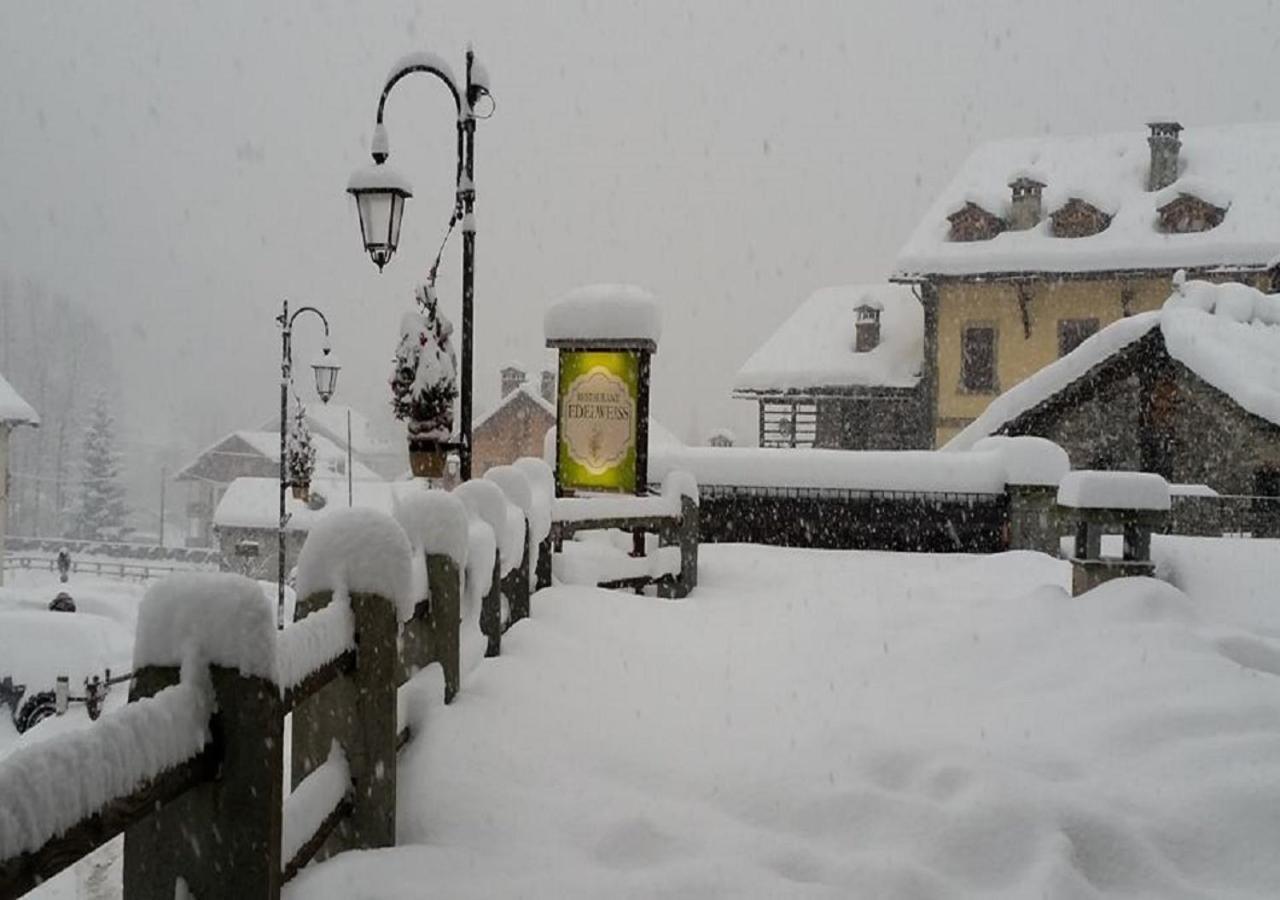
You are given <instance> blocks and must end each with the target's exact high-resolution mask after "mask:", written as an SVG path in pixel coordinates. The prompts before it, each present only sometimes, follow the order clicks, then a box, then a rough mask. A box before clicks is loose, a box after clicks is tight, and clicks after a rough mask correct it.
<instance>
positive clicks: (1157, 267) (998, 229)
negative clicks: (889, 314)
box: [893, 120, 1280, 444]
mask: <svg viewBox="0 0 1280 900" xmlns="http://www.w3.org/2000/svg"><path fill="white" fill-rule="evenodd" d="M1183 131H1184V129H1183V128H1182V126H1181V125H1180V124H1179V123H1177V122H1174V121H1171V120H1160V121H1156V122H1151V123H1150V124H1149V125H1148V130H1147V133H1145V134H1143V133H1141V132H1130V133H1122V134H1107V135H1094V136H1085V137H1044V138H1032V139H1025V140H1014V141H1001V142H996V143H990V144H985V145H983V146H981V147H979V148H978V149H977V150H976V151H974V153H973V154H972V155H971V156H970V157H969V158H968V159H967V160H966V161H965V162H964V164H963V165H961V167H960V170H959V172H958V173H957V175H956V177H955V179H954V180H953V181H952V182H951V184H950V185H949V186H948V187H947V188H946V189H945V190H944V191H943V192H942V194H941V195H940V196H939V197H938V199H937V201H936V202H935V203H934V204H933V206H932V207H931V208H930V209H929V211H928V212H927V213H926V214H925V217H924V219H923V220H922V221H921V222H920V224H919V225H918V226H917V228H916V230H915V232H914V233H913V234H912V235H911V237H910V238H909V239H908V240H907V243H906V244H905V246H903V248H902V250H901V251H900V253H899V256H898V260H897V263H896V265H895V273H894V277H893V280H894V281H902V282H911V283H915V284H917V285H918V286H919V289H920V296H921V300H922V302H923V304H924V322H925V326H924V358H925V379H924V382H923V389H924V391H925V393H926V394H927V401H926V402H927V405H928V407H929V410H930V414H931V418H932V431H933V433H934V436H935V439H936V441H937V443H939V444H941V443H945V442H946V441H947V440H948V439H949V438H951V437H952V436H953V435H955V434H956V433H957V432H959V431H960V430H961V429H963V428H964V427H965V426H967V425H968V424H969V423H970V422H972V421H973V420H974V419H975V418H977V417H978V416H979V415H981V414H982V412H983V410H984V409H986V407H987V404H988V403H990V402H991V400H992V398H994V397H996V396H998V395H999V394H1000V393H1001V392H1002V391H1006V390H1008V389H1009V388H1011V387H1013V386H1014V385H1016V384H1017V383H1018V382H1020V381H1022V380H1023V379H1024V378H1027V377H1028V376H1030V375H1032V374H1034V373H1035V372H1037V371H1039V370H1040V369H1042V368H1044V367H1045V366H1047V365H1049V364H1050V363H1052V362H1053V361H1054V360H1056V359H1058V358H1059V357H1062V356H1065V355H1067V354H1068V353H1070V352H1071V351H1072V350H1073V349H1075V347H1076V346H1078V345H1079V344H1080V343H1081V342H1082V341H1084V340H1085V339H1086V338H1088V337H1089V336H1090V335H1092V334H1095V333H1097V332H1098V331H1101V330H1102V329H1104V328H1105V327H1106V326H1107V325H1109V324H1110V323H1112V322H1114V321H1116V320H1117V319H1122V318H1125V317H1127V316H1131V315H1134V314H1136V313H1139V312H1144V311H1149V310H1154V309H1157V308H1159V307H1160V305H1161V303H1162V302H1163V301H1164V298H1165V297H1166V296H1167V295H1168V292H1169V282H1170V278H1171V277H1172V275H1173V273H1174V271H1176V270H1178V269H1185V270H1187V272H1188V273H1190V274H1191V275H1192V276H1193V277H1196V278H1203V279H1206V280H1210V281H1239V282H1244V283H1247V284H1250V285H1253V286H1254V287H1258V288H1261V289H1264V290H1275V289H1276V288H1277V287H1280V285H1278V284H1277V281H1278V270H1277V268H1276V266H1275V261H1276V259H1277V256H1278V255H1280V204H1278V203H1277V202H1276V199H1275V197H1276V194H1277V190H1278V189H1280V125H1277V124H1265V125H1236V126H1226V127H1216V128H1195V129H1187V130H1186V133H1185V135H1184V134H1183Z"/></svg>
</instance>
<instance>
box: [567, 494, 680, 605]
mask: <svg viewBox="0 0 1280 900" xmlns="http://www.w3.org/2000/svg"><path fill="white" fill-rule="evenodd" d="M698 528H699V520H698V485H697V482H696V481H694V479H693V476H691V475H689V474H688V473H686V472H682V471H676V472H671V473H670V474H668V476H667V477H666V479H665V480H664V481H663V484H662V493H661V494H658V495H654V496H648V497H629V496H604V497H601V496H596V497H558V498H556V500H555V501H554V503H553V504H552V506H551V540H552V542H553V544H554V545H555V547H556V548H557V550H558V552H559V553H561V554H569V555H570V556H569V558H565V559H562V562H561V569H562V570H563V571H564V573H565V574H566V575H569V576H570V577H569V578H568V579H567V580H572V581H587V582H591V583H594V584H597V585H599V586H600V587H634V588H640V587H643V586H645V585H649V584H654V585H656V586H657V588H658V594H659V596H662V597H672V598H682V597H687V596H688V595H689V592H690V591H692V590H693V588H694V587H696V586H697V583H698ZM612 529H618V530H622V531H630V532H633V533H634V532H637V531H640V532H650V533H653V534H656V535H657V538H658V548H657V552H656V553H655V554H653V556H651V557H650V556H627V555H624V554H623V553H622V552H621V551H619V552H614V553H607V552H604V553H599V554H595V555H593V554H591V553H590V550H589V548H579V547H571V546H566V545H565V543H564V542H565V541H568V540H570V539H571V538H573V537H574V536H575V535H577V534H579V533H581V532H585V531H606V530H612Z"/></svg>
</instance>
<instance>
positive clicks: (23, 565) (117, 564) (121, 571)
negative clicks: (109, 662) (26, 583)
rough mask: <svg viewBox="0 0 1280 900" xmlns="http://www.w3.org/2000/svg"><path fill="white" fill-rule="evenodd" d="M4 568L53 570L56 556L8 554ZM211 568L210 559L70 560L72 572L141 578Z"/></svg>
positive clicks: (55, 567)
mask: <svg viewBox="0 0 1280 900" xmlns="http://www.w3.org/2000/svg"><path fill="white" fill-rule="evenodd" d="M4 568H5V571H8V572H17V571H25V570H30V571H35V572H44V571H48V572H56V571H57V570H58V560H57V558H56V557H45V556H33V555H30V554H26V553H17V554H10V555H6V556H5V558H4ZM214 568H216V564H212V563H198V564H197V563H188V564H183V563H163V562H160V563H156V562H129V561H123V560H113V559H75V558H73V559H72V560H71V571H72V572H76V573H79V574H93V575H116V576H119V577H120V578H137V579H139V580H141V581H146V580H148V579H150V578H158V577H160V576H163V575H172V574H173V573H174V572H192V571H200V570H201V569H206V570H211V569H214Z"/></svg>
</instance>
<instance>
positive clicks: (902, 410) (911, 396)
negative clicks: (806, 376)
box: [814, 388, 933, 450]
mask: <svg viewBox="0 0 1280 900" xmlns="http://www.w3.org/2000/svg"><path fill="white" fill-rule="evenodd" d="M924 397H925V392H924V391H923V390H922V389H919V388H917V389H914V390H900V391H884V392H879V393H874V394H871V393H869V394H867V395H865V396H854V397H848V398H820V399H819V400H818V401H817V408H818V421H817V435H816V440H815V443H814V445H815V446H817V447H830V448H834V449H838V450H922V449H925V448H928V447H930V446H931V443H930V442H931V441H932V439H933V436H932V434H931V433H930V432H931V429H930V421H929V411H928V409H927V407H926V406H925V402H924Z"/></svg>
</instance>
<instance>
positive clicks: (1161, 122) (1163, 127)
mask: <svg viewBox="0 0 1280 900" xmlns="http://www.w3.org/2000/svg"><path fill="white" fill-rule="evenodd" d="M1147 127H1148V128H1150V129H1151V132H1152V134H1158V133H1160V132H1168V131H1172V132H1173V133H1174V134H1177V133H1178V132H1179V131H1182V123H1181V122H1179V121H1178V120H1177V119H1175V118H1173V117H1169V118H1164V119H1151V120H1150V121H1149V122H1147Z"/></svg>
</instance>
